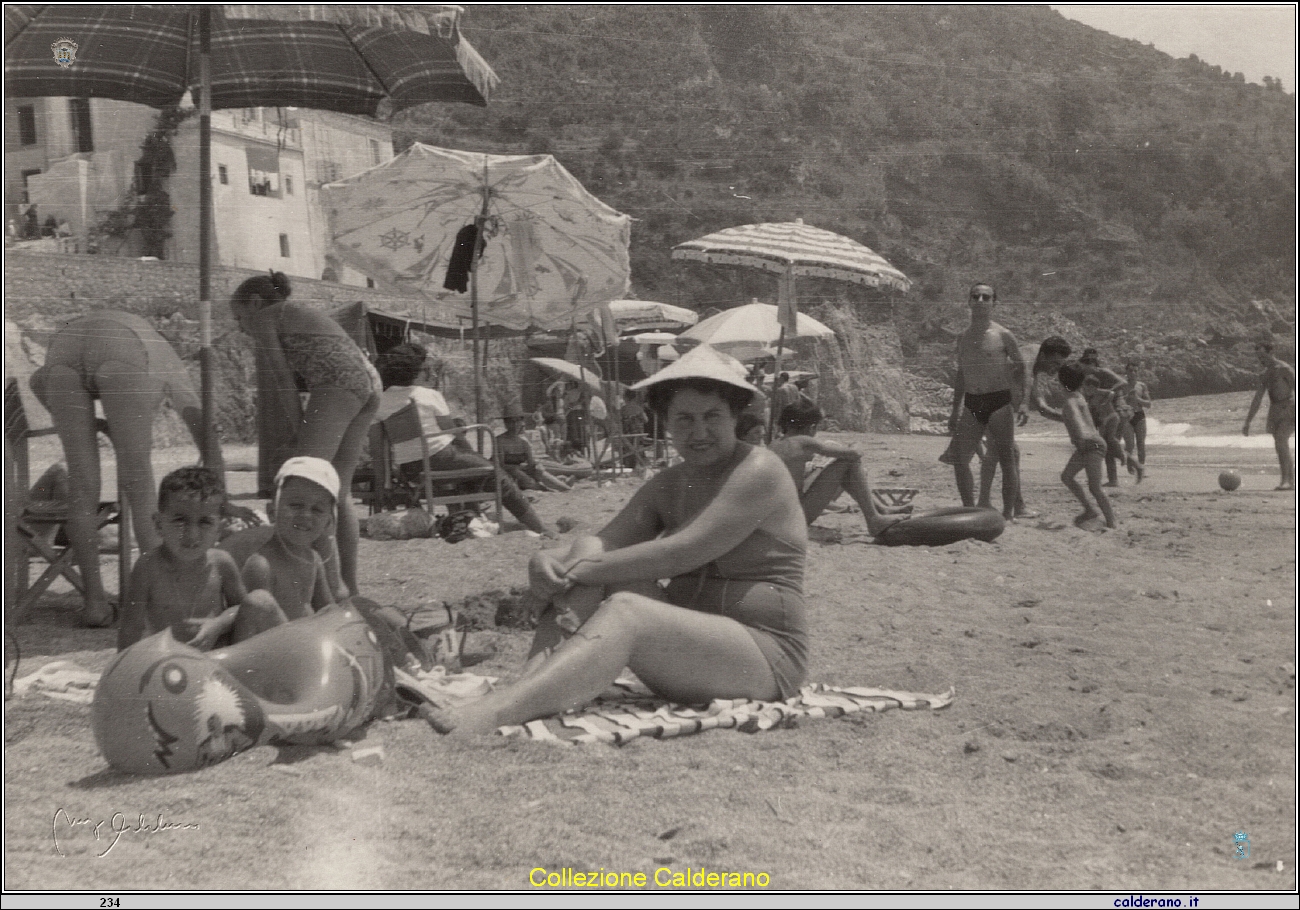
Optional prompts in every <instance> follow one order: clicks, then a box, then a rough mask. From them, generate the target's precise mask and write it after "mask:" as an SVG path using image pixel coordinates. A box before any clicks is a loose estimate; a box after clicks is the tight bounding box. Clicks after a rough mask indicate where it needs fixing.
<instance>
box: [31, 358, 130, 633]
mask: <svg viewBox="0 0 1300 910" xmlns="http://www.w3.org/2000/svg"><path fill="white" fill-rule="evenodd" d="M99 430H100V432H102V433H104V435H106V436H107V435H108V432H107V426H106V425H105V424H103V423H102V422H101V425H100V427H99ZM53 432H54V429H53V428H52V427H50V428H46V429H42V430H33V429H31V428H30V427H29V425H28V423H27V416H26V414H25V413H24V412H23V406H22V399H21V398H20V397H19V395H18V388H17V383H16V381H15V380H13V379H10V380H9V381H8V382H7V383H6V384H5V461H6V465H5V468H6V476H5V481H6V486H8V487H9V489H8V490H6V492H7V494H8V496H7V497H6V499H7V501H8V502H9V504H10V508H9V510H7V511H9V513H10V514H7V515H6V518H7V519H8V521H9V528H8V530H9V535H8V540H7V549H8V559H7V560H6V563H7V565H6V567H5V571H6V574H7V576H8V577H7V579H6V590H5V594H6V603H7V604H12V606H13V610H14V614H13V616H12V617H11V618H12V620H13V621H14V622H15V623H21V622H23V621H25V619H26V617H27V612H28V610H30V609H31V608H32V607H33V606H34V605H35V604H36V602H37V601H38V600H40V599H41V595H43V594H44V593H45V591H46V590H47V589H48V588H49V586H50V585H51V584H52V583H53V582H54V580H55V579H56V578H58V577H59V576H63V577H64V578H66V579H67V580H68V583H69V584H71V585H72V586H73V588H75V589H76V590H77V592H78V593H80V594H81V595H82V596H83V597H84V596H85V593H86V586H85V584H84V583H83V582H82V580H81V573H80V572H79V571H78V570H77V567H76V565H75V560H76V554H75V553H73V551H72V547H71V546H70V545H67V544H60V543H59V541H58V537H59V534H58V532H59V531H60V530H62V528H63V526H64V525H65V524H66V523H67V521H68V506H67V504H66V503H53V502H29V501H28V499H27V496H28V489H29V488H30V486H31V469H30V462H29V458H28V440H29V439H32V438H33V437H37V436H46V435H49V434H52V433H53ZM117 496H118V498H117V501H116V502H101V503H100V504H99V509H98V511H97V513H96V519H95V521H96V523H95V528H96V530H99V529H101V528H103V527H105V526H106V525H109V524H113V523H116V524H117V525H118V543H117V558H118V604H119V605H121V604H122V603H125V601H126V598H127V595H128V592H129V586H130V579H131V536H132V533H131V515H130V510H129V509H127V508H123V507H122V504H123V503H125V501H126V500H125V499H124V498H123V496H122V491H121V490H118V494H117ZM33 558H38V559H41V560H44V561H45V563H46V564H47V565H46V568H45V571H43V572H42V573H41V574H40V576H39V577H38V578H37V579H36V581H35V583H31V584H29V579H30V571H29V570H30V568H31V560H32V559H33Z"/></svg>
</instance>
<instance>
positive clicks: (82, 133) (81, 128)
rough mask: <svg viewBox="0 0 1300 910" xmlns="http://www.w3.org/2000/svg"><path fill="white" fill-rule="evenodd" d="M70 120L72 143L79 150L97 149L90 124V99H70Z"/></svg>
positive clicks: (90, 150) (89, 150)
mask: <svg viewBox="0 0 1300 910" xmlns="http://www.w3.org/2000/svg"><path fill="white" fill-rule="evenodd" d="M68 122H69V124H70V125H71V127H72V145H73V147H74V148H75V149H76V150H77V151H78V152H93V151H94V150H95V135H94V132H93V131H92V130H91V126H90V99H89V98H69V99H68Z"/></svg>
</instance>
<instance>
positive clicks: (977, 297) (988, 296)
mask: <svg viewBox="0 0 1300 910" xmlns="http://www.w3.org/2000/svg"><path fill="white" fill-rule="evenodd" d="M970 299H971V300H987V301H992V300H993V295H992V294H971V295H970Z"/></svg>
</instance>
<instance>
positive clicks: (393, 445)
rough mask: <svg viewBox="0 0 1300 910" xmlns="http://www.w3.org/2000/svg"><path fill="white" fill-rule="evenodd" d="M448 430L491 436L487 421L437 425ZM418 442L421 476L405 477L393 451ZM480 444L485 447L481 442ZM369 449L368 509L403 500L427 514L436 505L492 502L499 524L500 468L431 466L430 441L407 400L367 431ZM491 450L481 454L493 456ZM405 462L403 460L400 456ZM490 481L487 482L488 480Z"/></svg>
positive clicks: (453, 506) (389, 506)
mask: <svg viewBox="0 0 1300 910" xmlns="http://www.w3.org/2000/svg"><path fill="white" fill-rule="evenodd" d="M441 429H442V430H444V431H445V432H448V433H455V434H458V435H462V436H464V435H465V434H468V433H471V432H475V431H480V430H481V431H483V432H475V435H476V436H477V437H478V438H479V439H480V440H487V441H490V440H491V439H492V432H491V427H489V426H487V425H486V424H469V425H466V426H454V425H450V423H449V424H448V425H447V426H441ZM413 442H418V446H419V451H420V453H421V456H420V469H419V479H418V480H417V481H414V482H412V481H409V480H404V479H403V472H402V471H400V470H399V463H398V461H397V459H396V457H395V456H394V450H395V449H397V448H398V447H399V446H403V443H407V444H409V443H413ZM480 445H484V446H486V443H485V442H480ZM370 452H371V461H372V471H373V479H372V486H373V491H374V492H373V493H372V504H371V512H372V514H373V513H374V512H382V511H385V510H387V509H392V508H397V507H399V506H402V505H405V506H407V507H410V506H421V504H422V507H423V508H424V509H425V510H426V511H428V512H429V513H430V514H432V513H433V511H434V509H435V508H436V507H437V506H444V507H446V508H447V509H448V511H459V510H460V509H462V508H463V507H464V506H465V505H468V504H474V503H480V502H492V503H495V504H496V515H495V518H496V522H497V524H498V525H499V524H500V523H501V508H502V506H501V471H500V469H499V468H498V467H497V466H496V465H495V463H493V464H492V465H490V466H484V467H481V468H464V469H457V470H451V471H439V470H435V469H434V468H431V467H430V466H429V459H430V455H429V442H428V439H427V437H426V436H425V430H424V426H423V424H422V423H421V421H420V415H419V412H418V411H417V410H416V407H415V405H414V404H408V405H406V406H405V407H403V408H402V409H400V410H399V411H397V412H396V413H395V414H393V415H392V416H390V417H388V418H386V419H384V420H382V421H379V422H378V423H376V424H375V425H374V426H373V427H371V430H370ZM493 456H494V453H491V452H489V454H488V455H485V456H484V457H487V458H489V460H492V457H493ZM403 461H405V459H403ZM489 481H490V483H489Z"/></svg>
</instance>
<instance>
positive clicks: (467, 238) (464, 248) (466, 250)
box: [442, 224, 478, 294]
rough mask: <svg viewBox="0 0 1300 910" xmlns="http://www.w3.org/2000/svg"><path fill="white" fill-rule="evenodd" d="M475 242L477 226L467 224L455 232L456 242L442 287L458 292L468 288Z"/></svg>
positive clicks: (476, 241) (460, 292) (463, 291)
mask: <svg viewBox="0 0 1300 910" xmlns="http://www.w3.org/2000/svg"><path fill="white" fill-rule="evenodd" d="M477 244H478V228H476V227H475V226H474V225H472V224H467V225H465V226H464V227H463V228H461V229H460V230H459V231H457V232H456V243H455V246H453V247H452V251H451V258H450V260H449V261H448V263H447V278H446V280H445V281H443V283H442V286H443V287H444V288H446V289H447V290H449V291H455V292H456V293H458V294H464V293H465V292H466V291H467V290H469V273H470V270H471V269H472V268H473V265H474V247H475V246H476V245H477Z"/></svg>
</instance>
